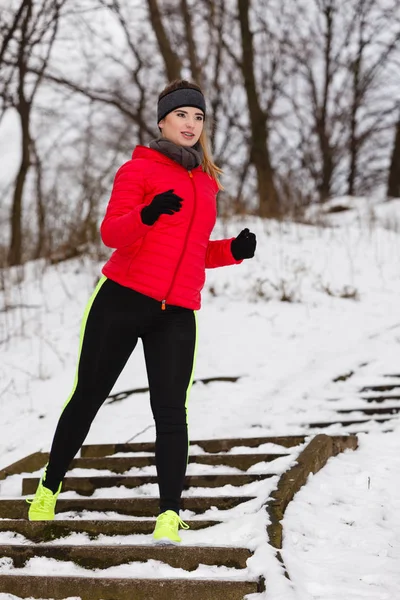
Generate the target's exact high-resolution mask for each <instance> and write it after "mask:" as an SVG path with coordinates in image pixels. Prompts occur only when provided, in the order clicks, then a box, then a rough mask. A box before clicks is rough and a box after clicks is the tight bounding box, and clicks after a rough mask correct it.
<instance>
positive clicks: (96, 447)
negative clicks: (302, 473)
mask: <svg viewBox="0 0 400 600" xmlns="http://www.w3.org/2000/svg"><path fill="white" fill-rule="evenodd" d="M304 441H305V436H304V435H295V436H274V437H256V438H233V439H232V438H229V439H221V440H192V441H191V442H190V446H199V447H200V448H202V449H203V450H204V451H205V452H227V451H228V450H231V449H232V448H236V447H239V446H244V447H247V448H257V447H258V446H261V445H262V444H276V445H277V446H283V447H284V448H292V447H293V446H298V445H299V444H303V443H304ZM154 450H155V445H154V442H134V443H125V444H89V445H83V446H82V448H81V457H86V458H94V457H97V458H100V457H103V456H111V455H112V454H117V453H120V452H154Z"/></svg>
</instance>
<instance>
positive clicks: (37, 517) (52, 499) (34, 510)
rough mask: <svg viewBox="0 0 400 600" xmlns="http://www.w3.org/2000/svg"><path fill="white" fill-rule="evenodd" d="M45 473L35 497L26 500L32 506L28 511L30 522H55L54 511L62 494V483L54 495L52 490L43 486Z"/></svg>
mask: <svg viewBox="0 0 400 600" xmlns="http://www.w3.org/2000/svg"><path fill="white" fill-rule="evenodd" d="M45 473H46V470H45ZM45 473H44V474H43V476H42V478H41V479H40V482H39V485H38V488H37V490H36V494H35V497H34V498H32V499H27V500H26V501H27V503H28V504H30V507H29V511H28V519H29V520H30V521H53V519H54V516H55V511H54V509H55V506H56V502H57V498H58V494H59V493H60V492H61V486H62V482H61V483H60V485H59V487H58V490H57V491H56V493H55V494H53V492H52V491H51V490H49V489H48V488H47V487H45V486H44V485H43V484H42V481H43V479H44V476H45Z"/></svg>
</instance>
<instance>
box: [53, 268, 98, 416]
mask: <svg viewBox="0 0 400 600" xmlns="http://www.w3.org/2000/svg"><path fill="white" fill-rule="evenodd" d="M105 281H107V277H106V276H105V275H103V276H102V277H101V278H100V279H99V282H98V284H97V285H96V287H95V289H94V292H93V294H92V295H91V296H90V298H89V302H88V303H87V305H86V308H85V312H84V313H83V319H82V324H81V332H80V336H79V352H78V364H77V367H76V373H75V380H74V385H73V387H72V392H71V393H70V395H69V396H68V398H67V400H66V401H65V403H64V406H63V407H62V411H61V412H63V410H64V409H65V407H66V406H67V404H68V403H69V401H70V400H71V398H72V396H73V395H74V392H75V390H76V386H77V385H78V370H79V361H80V358H81V352H82V345H83V338H84V336H85V329H86V323H87V320H88V316H89V312H90V309H91V308H92V304H93V302H94V299H95V298H96V296H97V294H98V293H99V290H100V288H101V286H102V285H103V283H104V282H105Z"/></svg>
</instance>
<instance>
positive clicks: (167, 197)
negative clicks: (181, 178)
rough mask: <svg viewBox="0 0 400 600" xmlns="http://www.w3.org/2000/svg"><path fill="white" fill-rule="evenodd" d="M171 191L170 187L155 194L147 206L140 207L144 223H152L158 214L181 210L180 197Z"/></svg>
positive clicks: (168, 213) (169, 213)
mask: <svg viewBox="0 0 400 600" xmlns="http://www.w3.org/2000/svg"><path fill="white" fill-rule="evenodd" d="M173 191H174V190H173V189H172V190H167V191H166V192H162V194H157V196H154V198H153V200H152V201H151V202H150V204H149V205H148V206H145V207H144V208H142V211H141V213H140V216H141V217H142V221H143V223H144V224H145V225H154V223H155V222H156V221H157V219H158V217H159V216H160V215H172V214H174V212H179V211H180V210H181V208H182V198H180V197H179V196H177V195H176V194H174V193H173Z"/></svg>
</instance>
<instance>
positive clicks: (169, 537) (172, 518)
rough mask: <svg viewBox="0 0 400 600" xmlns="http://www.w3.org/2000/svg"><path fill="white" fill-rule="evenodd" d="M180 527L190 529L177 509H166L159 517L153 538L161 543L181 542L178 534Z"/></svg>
mask: <svg viewBox="0 0 400 600" xmlns="http://www.w3.org/2000/svg"><path fill="white" fill-rule="evenodd" d="M179 527H181V528H182V529H189V525H188V524H187V523H184V522H183V521H182V519H181V518H180V516H179V515H178V514H177V513H176V512H175V511H173V510H166V511H165V512H163V513H161V515H159V516H158V517H157V521H156V527H155V529H154V533H153V540H154V541H155V542H156V543H159V544H179V542H181V541H182V540H181V538H180V537H179V535H178V530H179Z"/></svg>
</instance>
